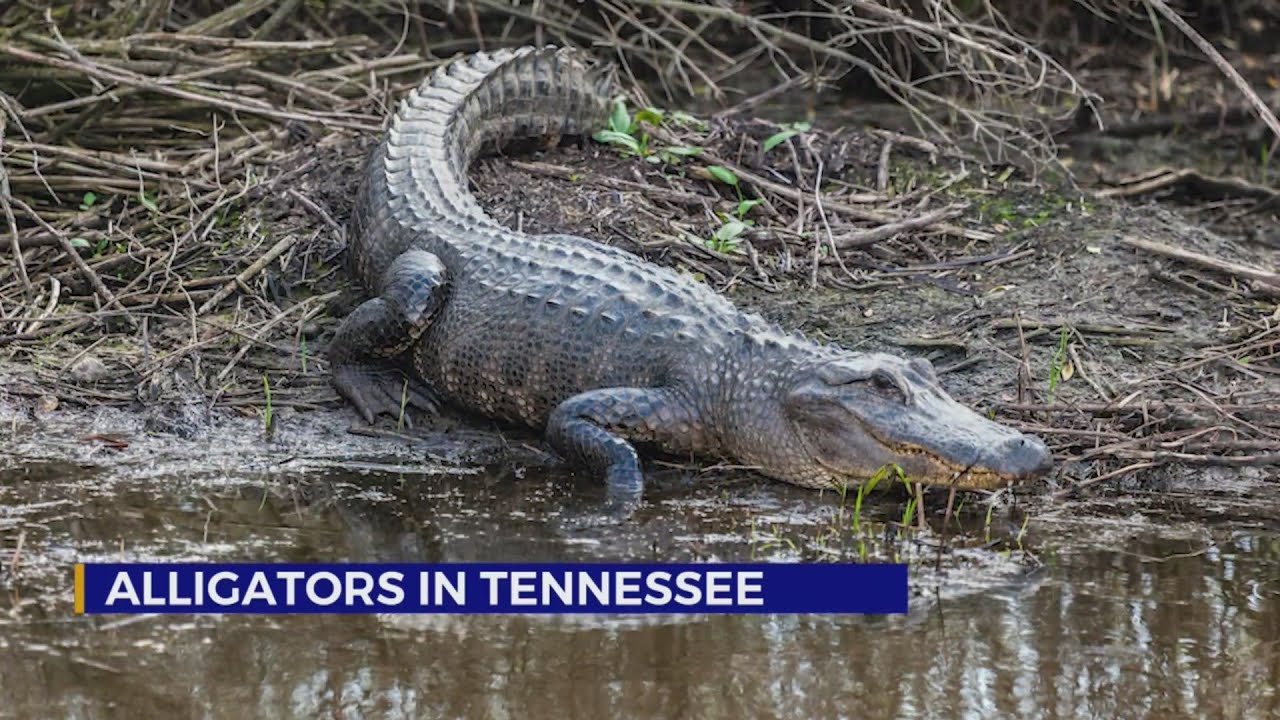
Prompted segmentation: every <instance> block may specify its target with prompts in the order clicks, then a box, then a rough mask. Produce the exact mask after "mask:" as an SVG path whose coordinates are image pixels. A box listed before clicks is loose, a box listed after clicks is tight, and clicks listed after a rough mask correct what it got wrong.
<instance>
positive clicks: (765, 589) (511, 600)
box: [75, 563, 908, 614]
mask: <svg viewBox="0 0 1280 720" xmlns="http://www.w3.org/2000/svg"><path fill="white" fill-rule="evenodd" d="M75 592H76V605H75V609H76V612H78V613H88V614H104V613H185V614H197V613H435V614H472V613H476V614H486V613H502V614H518V613H530V614H534V613H537V614H541V613H553V614H563V613H824V614H830V613H858V614H896V613H905V612H906V611H907V597H908V587H907V567H906V565H897V564H827V563H822V564H816V563H815V564H809V563H795V564H781V563H744V564H717V563H700V564H695V563H678V564H603V563H600V564H597V563H590V564H564V563H544V564H527V563H444V564H334V565H321V564H249V563H231V564H225V563H217V564H215V563H208V564H198V563H178V564H132V563H129V564H123V563H120V564H116V563H101V564H80V565H77V566H76V568H75Z"/></svg>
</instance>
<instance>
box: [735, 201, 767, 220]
mask: <svg viewBox="0 0 1280 720" xmlns="http://www.w3.org/2000/svg"><path fill="white" fill-rule="evenodd" d="M763 203H764V200H761V199H759V198H752V199H750V200H743V201H742V202H740V203H738V210H737V213H738V217H742V216H743V215H746V214H747V213H749V212H751V208H753V207H755V206H757V205H760V204H763Z"/></svg>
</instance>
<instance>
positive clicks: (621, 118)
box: [609, 99, 631, 133]
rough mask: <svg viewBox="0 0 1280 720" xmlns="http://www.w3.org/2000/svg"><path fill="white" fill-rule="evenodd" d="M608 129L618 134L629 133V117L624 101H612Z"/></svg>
mask: <svg viewBox="0 0 1280 720" xmlns="http://www.w3.org/2000/svg"><path fill="white" fill-rule="evenodd" d="M609 129H610V130H612V131H614V132H618V133H629V132H631V116H630V115H628V114H627V103H626V101H625V100H622V99H618V100H615V101H614V103H613V112H612V113H611V114H610V115H609Z"/></svg>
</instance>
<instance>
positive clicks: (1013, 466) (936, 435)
mask: <svg viewBox="0 0 1280 720" xmlns="http://www.w3.org/2000/svg"><path fill="white" fill-rule="evenodd" d="M780 375H785V376H786V380H785V381H784V382H782V383H780V385H781V387H778V386H775V387H774V388H772V392H771V393H770V394H771V395H772V402H768V403H764V405H765V406H766V408H767V409H764V413H763V414H764V415H767V416H770V417H768V418H764V420H765V427H764V428H763V431H762V432H761V433H759V435H758V436H757V440H758V441H759V442H758V444H757V446H756V447H754V448H738V450H739V451H738V452H737V453H736V454H737V455H739V457H740V458H741V459H742V460H744V461H748V462H752V463H753V464H756V465H758V466H760V467H761V469H762V470H763V471H764V472H765V474H767V475H771V476H774V477H777V478H779V479H781V480H786V481H788V482H791V483H794V484H797V485H804V486H808V487H824V486H826V487H829V486H831V485H841V484H849V485H856V484H858V483H861V482H863V481H865V480H867V479H868V478H870V477H871V476H872V475H874V474H875V473H876V471H877V470H879V469H880V468H882V467H884V466H885V465H888V464H890V463H897V464H898V465H899V466H900V467H901V468H902V470H903V471H904V472H905V474H906V476H907V478H908V479H909V480H912V481H916V482H922V483H925V484H929V485H944V486H954V487H957V488H961V489H992V488H997V487H1001V486H1003V485H1006V484H1009V483H1013V482H1017V481H1021V480H1026V479H1029V478H1033V477H1036V476H1038V475H1042V474H1044V473H1045V472H1047V471H1048V470H1049V468H1050V467H1051V458H1050V455H1049V450H1048V448H1046V447H1045V444H1044V443H1043V442H1041V441H1040V439H1039V438H1036V437H1033V436H1031V435H1024V434H1023V433H1020V432H1018V431H1017V430H1014V429H1012V428H1008V427H1005V426H1003V425H999V424H997V423H995V422H992V421H991V420H988V419H987V418H985V417H983V416H981V415H979V414H978V413H976V412H974V411H973V410H970V409H969V408H967V407H965V406H964V405H961V404H960V403H958V402H956V401H955V400H954V399H952V398H951V396H950V395H948V394H947V393H946V391H944V390H943V389H942V387H941V386H940V385H939V384H938V378H937V376H936V375H935V374H934V370H933V365H932V364H930V363H929V361H927V360H924V359H913V360H905V359H903V358H899V357H894V356H892V355H882V354H866V355H862V354H853V353H843V352H840V353H833V354H832V355H830V356H828V357H826V358H824V359H821V360H815V361H812V362H802V363H799V364H792V366H791V369H790V371H789V372H786V373H780ZM761 410H762V408H761V407H760V406H757V408H756V412H755V413H752V414H753V415H754V417H755V418H757V419H758V420H759V419H761V412H760V411H761ZM748 434H749V435H754V434H755V433H748Z"/></svg>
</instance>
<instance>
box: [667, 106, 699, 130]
mask: <svg viewBox="0 0 1280 720" xmlns="http://www.w3.org/2000/svg"><path fill="white" fill-rule="evenodd" d="M671 122H672V123H674V124H675V125H677V126H679V127H690V126H691V127H694V128H698V129H703V128H705V127H706V126H707V124H706V123H705V122H703V121H701V120H699V119H698V118H696V117H694V116H693V115H690V114H689V113H687V112H684V111H683V110H676V111H674V112H672V113H671Z"/></svg>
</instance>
